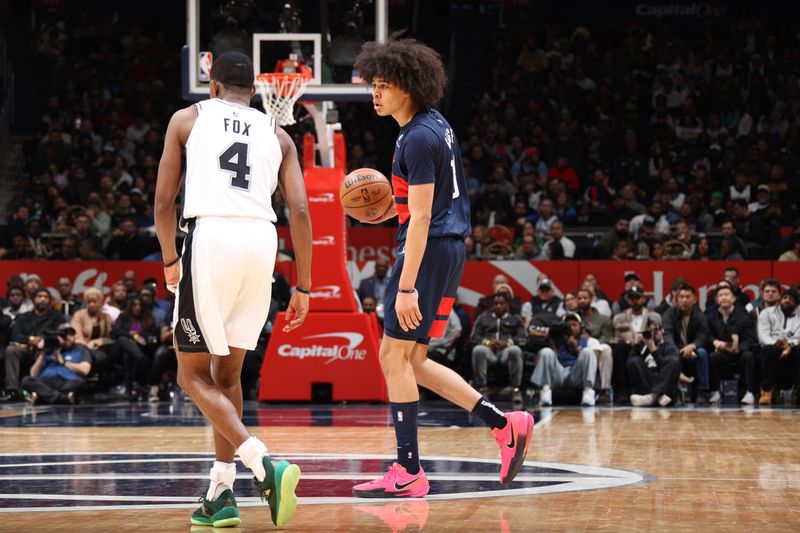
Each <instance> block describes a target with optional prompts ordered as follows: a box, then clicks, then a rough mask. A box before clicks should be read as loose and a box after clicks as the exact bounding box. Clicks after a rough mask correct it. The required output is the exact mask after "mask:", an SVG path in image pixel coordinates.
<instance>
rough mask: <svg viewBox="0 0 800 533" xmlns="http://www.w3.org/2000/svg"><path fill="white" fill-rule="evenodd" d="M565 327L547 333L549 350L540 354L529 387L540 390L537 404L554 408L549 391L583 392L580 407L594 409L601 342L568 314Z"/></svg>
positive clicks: (577, 318) (573, 316)
mask: <svg viewBox="0 0 800 533" xmlns="http://www.w3.org/2000/svg"><path fill="white" fill-rule="evenodd" d="M563 324H564V325H565V326H566V328H564V327H560V328H559V327H557V326H555V325H554V326H551V327H550V328H549V330H548V335H549V337H550V347H545V348H542V349H541V350H539V361H538V362H537V363H536V367H535V368H534V369H533V374H532V375H531V383H533V384H534V386H536V387H538V388H540V389H541V390H540V393H539V403H540V405H542V406H549V405H552V404H553V391H552V389H561V388H564V389H581V388H582V389H583V396H582V398H581V405H586V406H592V405H594V381H595V376H596V375H597V356H596V355H595V351H599V350H600V342H599V341H598V340H597V339H595V338H594V337H592V336H591V335H590V334H589V332H588V331H586V330H585V329H584V327H583V322H582V321H581V317H580V315H578V314H577V313H567V314H566V315H565V316H564V322H563Z"/></svg>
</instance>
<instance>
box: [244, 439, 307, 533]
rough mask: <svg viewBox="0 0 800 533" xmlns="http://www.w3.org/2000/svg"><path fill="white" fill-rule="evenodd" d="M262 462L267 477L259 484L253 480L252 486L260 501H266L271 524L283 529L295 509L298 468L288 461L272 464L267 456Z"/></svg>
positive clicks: (298, 476)
mask: <svg viewBox="0 0 800 533" xmlns="http://www.w3.org/2000/svg"><path fill="white" fill-rule="evenodd" d="M262 461H263V462H264V470H265V471H266V472H267V475H266V477H265V478H264V481H262V482H260V483H259V481H258V480H257V479H256V478H253V484H254V485H255V486H256V488H257V489H258V491H259V492H260V495H261V499H262V500H267V503H268V504H269V511H270V514H271V515H272V523H273V524H275V525H276V526H277V527H283V526H284V525H285V524H286V522H288V521H289V520H290V519H291V518H292V515H293V514H294V511H295V509H296V508H297V495H296V494H295V493H294V491H295V488H297V483H298V482H299V481H300V467H299V466H297V465H295V464H292V463H290V462H289V461H278V462H277V463H275V464H272V459H270V458H269V456H268V455H265V456H264V458H263V459H262Z"/></svg>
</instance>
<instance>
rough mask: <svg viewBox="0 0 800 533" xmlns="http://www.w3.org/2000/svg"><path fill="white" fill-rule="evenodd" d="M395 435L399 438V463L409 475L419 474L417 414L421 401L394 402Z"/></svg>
mask: <svg viewBox="0 0 800 533" xmlns="http://www.w3.org/2000/svg"><path fill="white" fill-rule="evenodd" d="M391 406H392V420H393V421H394V434H395V436H396V437H397V462H398V463H400V465H402V466H403V468H405V469H406V471H407V472H408V473H409V474H416V473H417V472H419V445H418V444H417V414H418V413H419V400H417V401H416V402H406V403H397V402H392V403H391Z"/></svg>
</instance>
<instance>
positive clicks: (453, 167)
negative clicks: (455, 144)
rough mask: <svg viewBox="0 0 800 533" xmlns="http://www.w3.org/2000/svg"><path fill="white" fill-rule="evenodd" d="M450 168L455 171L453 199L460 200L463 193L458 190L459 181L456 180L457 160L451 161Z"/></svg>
mask: <svg viewBox="0 0 800 533" xmlns="http://www.w3.org/2000/svg"><path fill="white" fill-rule="evenodd" d="M450 168H452V169H453V198H458V197H459V196H460V195H461V192H460V191H459V190H458V180H457V179H456V158H455V157H453V158H451V159H450Z"/></svg>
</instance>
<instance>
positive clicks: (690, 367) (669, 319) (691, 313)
mask: <svg viewBox="0 0 800 533" xmlns="http://www.w3.org/2000/svg"><path fill="white" fill-rule="evenodd" d="M662 321H663V324H664V340H665V341H666V342H668V343H671V344H674V345H675V347H676V348H678V353H679V355H680V358H681V368H682V372H684V373H685V374H687V375H689V376H696V377H697V381H698V396H697V401H698V402H699V403H708V397H709V368H708V352H707V351H706V348H705V346H706V343H707V342H708V320H707V319H706V317H705V316H704V315H703V313H702V312H701V311H700V308H698V307H697V306H696V305H695V291H694V287H692V286H691V285H689V284H688V283H684V284H683V285H682V286H681V288H680V289H678V298H677V303H676V304H675V306H674V307H670V308H669V309H667V310H666V311H665V312H664V316H663V317H662Z"/></svg>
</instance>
